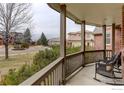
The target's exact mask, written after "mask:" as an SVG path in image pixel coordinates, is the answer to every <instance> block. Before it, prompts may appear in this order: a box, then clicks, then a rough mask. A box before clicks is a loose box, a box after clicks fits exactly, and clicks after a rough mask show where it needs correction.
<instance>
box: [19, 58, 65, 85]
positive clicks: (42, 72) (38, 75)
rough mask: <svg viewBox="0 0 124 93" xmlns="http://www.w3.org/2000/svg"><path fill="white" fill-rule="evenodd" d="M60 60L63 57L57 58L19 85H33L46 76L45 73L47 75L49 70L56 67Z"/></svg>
mask: <svg viewBox="0 0 124 93" xmlns="http://www.w3.org/2000/svg"><path fill="white" fill-rule="evenodd" d="M62 60H63V57H59V58H58V59H57V60H55V61H54V62H52V63H50V64H49V65H48V66H46V67H45V68H43V69H41V70H40V71H39V72H37V73H35V74H34V75H32V76H31V77H30V78H28V79H27V80H25V81H24V82H22V83H21V84H20V85H33V84H34V83H35V82H36V81H38V80H39V79H40V78H41V77H42V76H44V75H46V73H48V72H49V71H50V70H51V69H53V68H54V67H55V66H56V65H58V64H59V63H60V62H61V61H62Z"/></svg>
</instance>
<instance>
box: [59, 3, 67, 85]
mask: <svg viewBox="0 0 124 93" xmlns="http://www.w3.org/2000/svg"><path fill="white" fill-rule="evenodd" d="M60 9H61V11H60V57H63V62H62V66H63V67H62V83H63V84H65V57H66V5H65V4H62V5H60Z"/></svg>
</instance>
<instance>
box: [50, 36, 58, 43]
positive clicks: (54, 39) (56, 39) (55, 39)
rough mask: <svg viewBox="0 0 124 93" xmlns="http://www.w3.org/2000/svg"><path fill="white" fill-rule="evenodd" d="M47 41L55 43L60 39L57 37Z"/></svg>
mask: <svg viewBox="0 0 124 93" xmlns="http://www.w3.org/2000/svg"><path fill="white" fill-rule="evenodd" d="M49 41H57V42H59V41H60V38H59V37H56V38H51V39H49Z"/></svg>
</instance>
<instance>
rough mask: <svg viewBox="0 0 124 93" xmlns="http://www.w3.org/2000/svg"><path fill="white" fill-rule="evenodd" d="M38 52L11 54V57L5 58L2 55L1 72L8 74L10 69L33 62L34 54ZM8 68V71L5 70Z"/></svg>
mask: <svg viewBox="0 0 124 93" xmlns="http://www.w3.org/2000/svg"><path fill="white" fill-rule="evenodd" d="M35 54H36V52H32V53H27V54H19V55H14V56H9V59H7V60H5V58H4V57H0V72H1V73H2V74H6V73H7V72H8V71H9V69H13V68H16V69H18V68H20V67H21V66H22V65H23V64H25V63H26V64H31V63H32V61H33V56H34V55H35ZM5 70H6V71H5Z"/></svg>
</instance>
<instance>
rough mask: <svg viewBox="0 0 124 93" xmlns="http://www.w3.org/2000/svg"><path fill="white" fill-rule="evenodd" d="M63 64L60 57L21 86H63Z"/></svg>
mask: <svg viewBox="0 0 124 93" xmlns="http://www.w3.org/2000/svg"><path fill="white" fill-rule="evenodd" d="M62 62H63V58H62V57H60V58H58V59H57V60H55V61H54V62H52V63H51V64H49V65H48V66H46V67H45V68H43V69H42V70H40V71H39V72H37V73H36V74H34V75H33V76H31V77H30V78H28V79H27V80H25V81H24V82H23V83H21V84H20V85H61V84H62Z"/></svg>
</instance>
